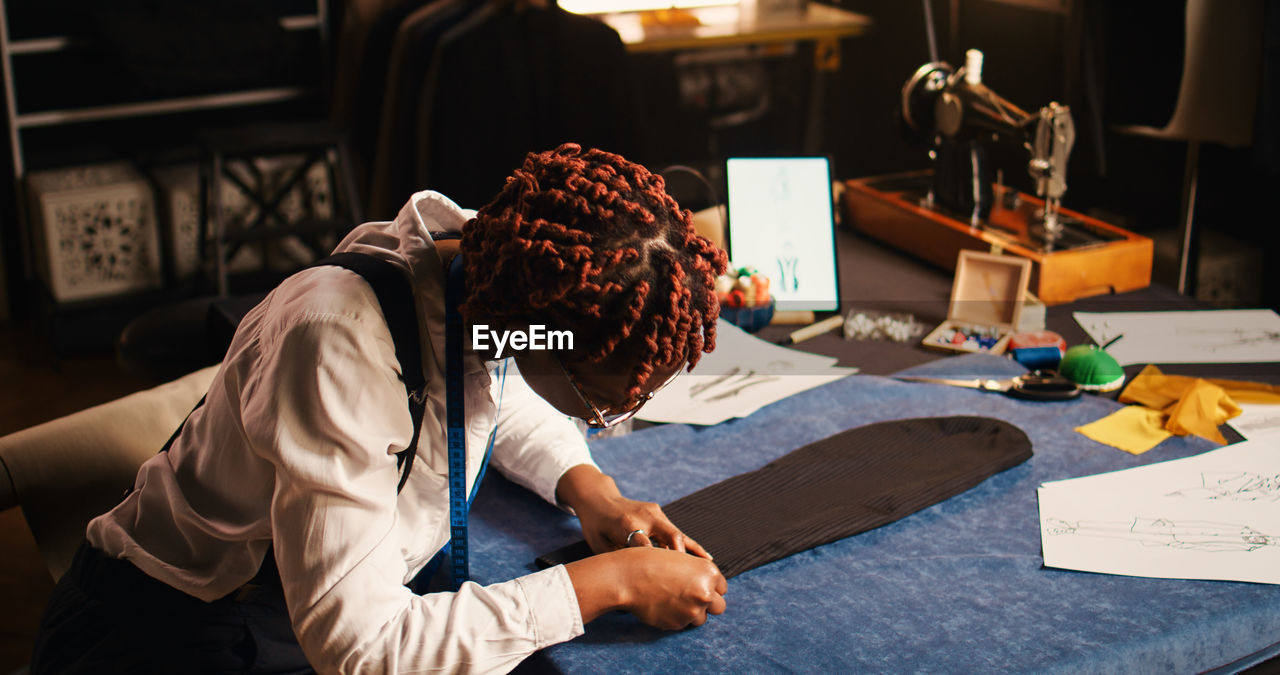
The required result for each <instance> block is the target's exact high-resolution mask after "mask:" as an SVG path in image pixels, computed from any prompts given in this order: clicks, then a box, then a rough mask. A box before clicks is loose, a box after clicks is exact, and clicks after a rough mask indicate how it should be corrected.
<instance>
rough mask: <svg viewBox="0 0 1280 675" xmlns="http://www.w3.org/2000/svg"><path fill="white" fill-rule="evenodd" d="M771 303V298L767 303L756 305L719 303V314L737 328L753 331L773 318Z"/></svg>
mask: <svg viewBox="0 0 1280 675" xmlns="http://www.w3.org/2000/svg"><path fill="white" fill-rule="evenodd" d="M773 305H774V302H773V300H770V301H769V304H767V305H760V306H758V307H725V306H724V305H720V316H721V318H723V319H724V320H726V321H728V322H729V323H731V324H733V325H735V326H737V327H738V328H741V329H742V330H745V331H747V332H748V333H754V332H756V331H758V330H760V329H761V328H764V327H765V326H768V325H769V321H770V320H772V319H773Z"/></svg>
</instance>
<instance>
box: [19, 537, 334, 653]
mask: <svg viewBox="0 0 1280 675" xmlns="http://www.w3.org/2000/svg"><path fill="white" fill-rule="evenodd" d="M310 672H314V671H313V670H312V668H311V666H310V665H309V664H308V663H307V659H306V656H305V655H304V654H303V653H302V648H301V647H299V646H298V642H297V639H296V638H295V637H294V634H293V627H292V625H291V624H290V623H289V612H288V610H287V608H286V607H285V601H284V593H283V592H282V591H281V590H280V589H279V588H278V587H271V586H261V587H256V588H249V589H247V590H244V591H241V592H237V593H235V594H233V595H231V596H227V597H225V598H222V599H219V600H215V601H214V602H208V603H207V602H204V601H202V600H199V599H197V598H193V597H191V596H189V595H187V594H185V593H183V592H181V591H178V590H176V589H174V588H172V587H170V586H168V585H167V584H165V583H163V582H161V581H157V580H156V579H153V578H151V577H149V576H147V575H146V574H144V573H143V572H142V571H141V570H139V569H138V568H136V567H134V566H133V564H132V563H130V562H128V561H126V560H117V559H115V558H109V557H107V555H106V554H105V553H102V552H101V551H98V550H96V549H94V548H92V547H90V546H89V544H88V543H87V542H86V543H84V544H82V545H81V547H80V550H79V551H77V552H76V557H75V560H74V561H72V563H71V569H70V570H68V571H67V573H66V574H65V575H63V577H62V578H61V579H59V580H58V584H57V586H56V587H54V591H53V597H52V598H51V599H50V602H49V605H48V607H47V608H46V609H45V614H44V617H43V618H42V619H41V623H40V632H39V633H38V634H37V636H36V644H35V651H34V653H33V655H32V660H31V673H32V674H33V675H40V674H42V673H58V674H64V673H310Z"/></svg>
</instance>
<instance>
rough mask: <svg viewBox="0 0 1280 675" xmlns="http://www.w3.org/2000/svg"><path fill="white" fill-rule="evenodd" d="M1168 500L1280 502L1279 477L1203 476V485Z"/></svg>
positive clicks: (1175, 493) (1177, 492)
mask: <svg viewBox="0 0 1280 675" xmlns="http://www.w3.org/2000/svg"><path fill="white" fill-rule="evenodd" d="M1166 496H1168V497H1188V498H1192V499H1211V500H1220V501H1232V502H1256V501H1273V502H1275V501H1280V474H1273V475H1263V474H1257V473H1252V472H1249V471H1215V472H1205V473H1201V474H1200V485H1195V486H1192V487H1188V488H1183V489H1181V490H1175V491H1173V492H1170V493H1169V494H1168V495H1166Z"/></svg>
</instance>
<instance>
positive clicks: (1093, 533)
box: [1045, 516, 1280, 553]
mask: <svg viewBox="0 0 1280 675" xmlns="http://www.w3.org/2000/svg"><path fill="white" fill-rule="evenodd" d="M1045 533H1046V534H1049V535H1052V536H1064V535H1075V536H1080V537H1106V538H1109V539H1123V540H1126V541H1132V542H1134V543H1137V544H1142V545H1143V546H1165V547H1168V548H1175V549H1181V550H1189V551H1203V552H1207V553H1221V552H1248V551H1255V550H1257V549H1260V548H1264V547H1267V546H1280V538H1277V537H1276V536H1274V535H1269V534H1264V533H1262V532H1259V531H1258V530H1255V529H1253V528H1252V527H1249V526H1248V525H1235V524H1231V523H1216V522H1211V521H1204V520H1184V521H1173V520H1169V519H1167V518H1143V517H1140V516H1139V517H1135V518H1134V519H1133V520H1132V521H1129V522H1123V521H1101V520H1078V521H1075V522H1068V521H1065V520H1060V519H1058V518H1049V519H1047V520H1046V521H1045Z"/></svg>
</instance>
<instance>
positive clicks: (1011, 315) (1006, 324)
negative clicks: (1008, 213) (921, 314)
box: [922, 251, 1031, 354]
mask: <svg viewBox="0 0 1280 675" xmlns="http://www.w3.org/2000/svg"><path fill="white" fill-rule="evenodd" d="M955 267H956V276H955V280H954V281H953V282H952V284H951V304H950V306H949V307H948V308H947V320H946V321H943V322H942V323H941V324H939V325H938V327H937V328H935V329H933V331H932V332H930V333H929V334H928V335H927V336H925V338H924V341H923V343H922V344H924V346H926V347H929V348H931V349H941V350H944V351H950V352H985V353H988V354H1003V353H1004V351H1005V348H1006V347H1008V345H1009V338H1010V336H1012V335H1013V334H1014V333H1015V332H1017V330H1018V322H1019V321H1020V319H1021V315H1022V303H1023V301H1024V298H1025V297H1026V294H1027V282H1028V280H1029V279H1030V277H1031V261H1029V260H1027V259H1026V258H1020V257H1017V256H1010V255H995V254H991V253H979V252H977V251H961V252H960V254H959V255H958V256H957V259H956V264H955ZM957 335H958V336H972V338H971V339H967V340H957V339H954V336H957Z"/></svg>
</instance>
